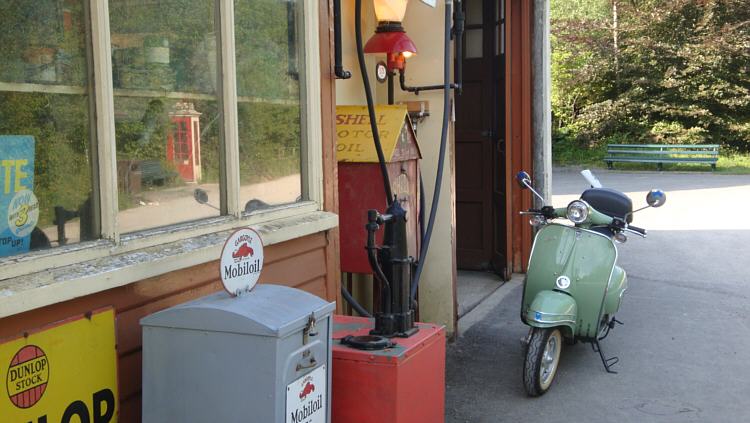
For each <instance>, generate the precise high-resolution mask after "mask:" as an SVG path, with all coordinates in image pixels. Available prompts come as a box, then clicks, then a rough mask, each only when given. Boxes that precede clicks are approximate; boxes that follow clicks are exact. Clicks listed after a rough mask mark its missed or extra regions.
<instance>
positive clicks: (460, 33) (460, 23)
mask: <svg viewBox="0 0 750 423" xmlns="http://www.w3.org/2000/svg"><path fill="white" fill-rule="evenodd" d="M465 21H466V18H465V17H464V9H463V1H462V0H459V1H457V2H456V13H455V14H454V22H453V35H454V36H455V38H456V74H455V75H454V81H455V83H456V85H457V86H458V90H457V91H456V92H457V93H458V95H461V94H463V91H464V87H463V83H464V65H463V63H464V42H463V40H464V22H465Z"/></svg>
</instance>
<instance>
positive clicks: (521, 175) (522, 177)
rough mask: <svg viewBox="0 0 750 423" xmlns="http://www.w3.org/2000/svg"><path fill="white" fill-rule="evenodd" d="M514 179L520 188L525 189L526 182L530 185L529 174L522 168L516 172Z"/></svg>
mask: <svg viewBox="0 0 750 423" xmlns="http://www.w3.org/2000/svg"><path fill="white" fill-rule="evenodd" d="M516 181H517V182H518V186H520V187H521V189H526V188H528V186H527V185H526V184H529V185H531V176H529V174H528V173H526V171H524V170H522V171H520V172H518V173H517V174H516Z"/></svg>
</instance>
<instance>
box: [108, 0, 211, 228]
mask: <svg viewBox="0 0 750 423" xmlns="http://www.w3.org/2000/svg"><path fill="white" fill-rule="evenodd" d="M214 7H215V4H214V1H213V0H161V1H153V0H110V7H109V10H110V26H111V39H112V68H113V84H114V94H115V99H114V106H115V132H116V139H117V174H118V189H119V203H120V204H119V208H120V213H119V215H118V224H119V227H120V231H121V232H123V233H127V232H132V231H136V230H142V229H147V228H154V227H159V226H165V225H170V224H174V223H179V222H185V221H190V220H195V219H200V218H205V217H210V216H216V215H218V214H219V212H218V208H219V198H220V188H219V151H220V148H219V143H220V135H219V127H220V126H221V121H220V117H219V116H220V114H219V113H220V109H221V107H220V104H219V102H218V100H217V96H216V93H217V78H218V75H217V34H216V28H215V26H214V23H215V21H214ZM197 188H199V189H203V190H205V191H206V192H207V193H208V204H199V203H197V202H196V201H195V199H194V197H193V194H194V191H195V189H197ZM211 206H214V207H211Z"/></svg>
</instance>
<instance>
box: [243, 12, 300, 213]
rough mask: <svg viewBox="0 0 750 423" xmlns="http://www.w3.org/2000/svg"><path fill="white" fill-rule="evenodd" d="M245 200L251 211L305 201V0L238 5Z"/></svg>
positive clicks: (246, 209)
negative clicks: (303, 151) (303, 192)
mask: <svg viewBox="0 0 750 423" xmlns="http://www.w3.org/2000/svg"><path fill="white" fill-rule="evenodd" d="M234 4H235V12H234V18H235V28H234V31H235V44H236V47H235V48H236V62H237V96H238V98H237V102H238V104H237V111H238V120H239V148H240V155H239V157H240V179H241V180H240V185H241V188H240V195H241V197H240V198H241V199H242V201H244V202H245V211H246V212H252V211H256V210H262V209H264V208H267V207H270V206H272V205H277V204H284V203H292V202H295V201H299V200H301V193H302V191H301V188H302V178H301V176H300V169H301V165H300V157H301V151H300V150H301V140H302V139H303V137H304V134H303V125H302V119H303V115H302V108H301V107H300V98H301V95H302V93H301V91H300V89H301V88H300V87H304V77H305V75H304V63H305V62H304V55H303V51H304V50H303V42H304V37H303V36H302V35H301V34H303V32H302V30H303V28H302V21H303V20H302V7H303V2H302V1H299V0H235V2H234Z"/></svg>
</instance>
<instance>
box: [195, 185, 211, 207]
mask: <svg viewBox="0 0 750 423" xmlns="http://www.w3.org/2000/svg"><path fill="white" fill-rule="evenodd" d="M193 198H195V201H197V202H198V203H200V204H206V203H208V193H207V192H206V190H203V189H200V188H196V189H195V191H193Z"/></svg>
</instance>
